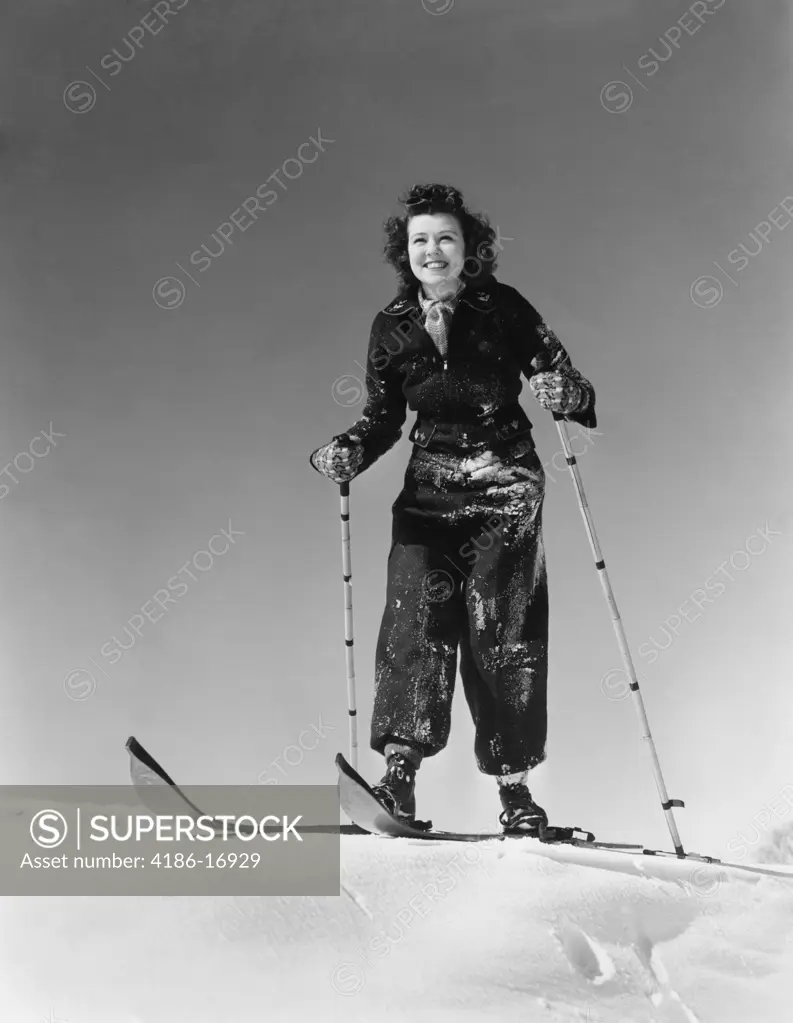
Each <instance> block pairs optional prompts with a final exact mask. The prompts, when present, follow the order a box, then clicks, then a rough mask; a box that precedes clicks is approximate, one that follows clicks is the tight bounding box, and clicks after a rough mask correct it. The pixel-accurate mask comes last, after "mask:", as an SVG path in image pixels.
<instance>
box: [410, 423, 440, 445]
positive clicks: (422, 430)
mask: <svg viewBox="0 0 793 1023" xmlns="http://www.w3.org/2000/svg"><path fill="white" fill-rule="evenodd" d="M437 429H438V427H437V426H436V425H435V423H432V425H430V426H428V425H427V424H426V423H421V422H419V421H418V420H416V422H415V423H414V424H413V429H412V430H411V431H410V435H409V436H408V440H409V441H412V442H413V443H414V444H418V446H419V447H420V448H426V446H427V445H428V444H429V442H430V441H431V440H432V438H433V436H434V434H435V431H436V430H437Z"/></svg>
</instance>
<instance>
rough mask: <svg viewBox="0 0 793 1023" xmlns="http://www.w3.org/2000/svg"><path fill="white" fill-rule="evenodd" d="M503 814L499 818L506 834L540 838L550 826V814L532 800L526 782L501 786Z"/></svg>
mask: <svg viewBox="0 0 793 1023" xmlns="http://www.w3.org/2000/svg"><path fill="white" fill-rule="evenodd" d="M498 794H499V796H500V797H501V805H502V806H503V807H504V810H503V812H502V813H501V815H500V816H499V818H498V821H499V824H501V826H502V828H503V829H504V832H505V833H506V834H521V835H533V836H538V837H539V836H540V835H541V834H542V833H543V831H544V829H545V828H546V826H547V824H548V814H547V813H546V812H545V810H543V808H542V807H541V806H538V805H537V804H536V803H535V802H534V800H533V799H532V798H531V793H530V792H529V790H528V787H527V786H526V784H525V782H516V783H514V784H507V785H505V784H500V785H499V787H498Z"/></svg>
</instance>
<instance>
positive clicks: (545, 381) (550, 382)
mask: <svg viewBox="0 0 793 1023" xmlns="http://www.w3.org/2000/svg"><path fill="white" fill-rule="evenodd" d="M529 387H531V389H532V391H533V392H534V397H535V398H536V399H537V401H538V402H539V403H540V404H541V405H542V407H543V408H544V409H547V410H548V411H549V412H560V413H561V414H562V415H567V414H568V413H570V412H575V411H576V409H577V408H578V407H579V405H580V404H581V402H582V400H583V397H584V390H583V388H582V387H580V386H579V385H578V384H577V383H576V382H575V380H572V379H571V378H570V377H568V376H566V375H565V374H564V373H559V372H558V371H552V372H547V373H535V374H534V376H532V377H531V379H530V380H529Z"/></svg>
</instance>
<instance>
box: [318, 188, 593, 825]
mask: <svg viewBox="0 0 793 1023" xmlns="http://www.w3.org/2000/svg"><path fill="white" fill-rule="evenodd" d="M401 202H402V205H403V206H404V213H403V214H402V215H400V216H396V217H390V218H389V219H388V220H387V221H386V223H385V231H386V245H385V250H384V251H385V256H386V259H387V261H388V262H389V263H390V264H391V265H392V266H393V267H394V269H395V271H396V274H397V279H398V281H399V286H400V287H399V294H398V295H397V296H396V298H395V299H394V300H393V301H392V302H391V303H389V305H387V306H386V308H385V309H383V310H382V311H381V312H380V313H378V314H377V316H376V317H375V320H374V323H373V325H372V330H371V335H370V339H369V351H368V362H367V379H368V382H369V383H368V390H369V393H368V400H367V403H366V407H365V409H364V411H363V415H362V416H361V418H360V419H359V420H358V422H357V423H355V424H354V425H353V426H352V427H351V428H350V429H349V430H348V431H347V432H346V433H344V434H340V435H339V436H337V437H334V438H333V440H332V441H331V442H330V443H329V444H325V445H324V446H323V447H321V448H318V449H317V450H316V451H314V452H313V453H312V455H311V464H312V465H313V467H314V468H315V469H317V470H318V471H319V472H321V473H323V474H324V475H325V476H327V477H328V478H329V479H332V480H333V481H334V482H336V483H343V482H346V481H349V480H351V479H353V478H354V477H355V476H357V475H359V474H360V473H361V472H363V471H364V470H365V469H367V468H368V467H369V466H370V465H372V464H373V462H374V461H376V459H377V458H379V457H380V456H381V455H383V454H385V452H386V451H388V450H389V449H390V448H391V447H393V445H394V444H395V443H396V442H397V440H399V438H400V436H401V435H402V425H403V424H404V421H405V417H406V414H407V408H408V407H410V409H411V410H412V411H413V412H416V413H417V419H416V423H415V425H414V426H413V429H412V430H411V434H410V440H411V441H412V442H413V444H414V448H413V453H412V456H411V459H410V462H409V464H408V467H407V472H406V474H405V483H404V487H403V490H402V492H401V493H400V494H399V496H398V497H397V500H396V502H395V503H394V506H393V529H392V544H391V551H390V553H389V557H388V582H387V595H386V608H385V612H384V614H383V619H382V624H381V627H380V635H379V639H378V643H377V652H376V666H375V667H376V670H375V695H374V710H373V716H372V725H371V746H372V748H373V749H375V750H377V751H378V752H379V753H382V754H383V755H384V756H385V757H386V761H387V769H386V774H385V777H384V778H383V780H382V782H381V783H380V785H379V786H377V787H376V789H375V793H376V794H377V795H378V797H379V798H380V799H381V800H382V802H383V805H384V806H386V808H387V809H389V810H390V812H392V813H394V814H396V815H398V816H402V817H405V818H407V819H409V820H414V819H415V811H416V804H415V774H416V770H417V768H418V767H419V765H420V764H421V762H422V759H423V758H424V757H426V756H433V755H434V754H436V753H438V752H440V751H441V750H442V749H443V748H444V747H445V746H446V743H447V741H448V738H449V730H450V718H451V704H452V695H453V691H454V681H455V675H456V671H457V654H458V649H459V651H460V674H461V677H462V681H463V688H464V690H465V695H466V699H467V701H468V705H469V708H470V710H471V714H472V717H473V720H474V725H475V729H476V741H475V752H476V759H477V763H478V765H479V769H480V770H481V771H482V772H483V773H484V774H488V775H491V776H495V777H496V778H497V779H498V784H499V794H500V798H501V805H502V808H503V812H502V814H501V822H502V824H503V826H504V828H505V830H507V831H526V832H529V833H535V832H536V831H537V830H538V828H539V827H540V826H541V825H542V824H543V823H546V822H547V816H546V814H545V811H544V810H543V809H542V808H541V807H539V806H538V805H537V804H536V803H535V802H534V800H533V799H532V797H531V794H530V792H529V789H528V787H527V785H526V778H527V773H528V770H529V769H530V768H532V767H535V766H536V765H537V764H539V763H541V762H542V761H543V760H544V759H545V739H546V675H547V664H548V588H547V580H546V574H545V553H544V549H543V542H542V504H543V497H544V491H545V474H544V472H543V469H542V465H541V464H540V460H539V458H538V456H537V453H536V451H535V450H534V442H533V440H532V438H531V428H532V424H531V422H530V421H529V419H528V418H527V416H526V413H525V412H524V411H523V408H522V407H521V405H520V403H519V401H518V396H519V394H520V391H521V388H522V383H521V379H520V377H521V373H523V374H524V375H525V376H526V378H527V379H530V383H531V387H532V391H533V393H534V396H535V398H536V399H537V401H538V402H539V403H540V404H541V405H542V406H543V407H544V408H546V409H548V410H550V411H553V412H557V413H560V414H562V415H564V416H565V417H567V418H569V419H572V420H574V421H575V422H578V423H581V424H582V425H584V426H587V427H594V426H595V425H596V418H595V411H594V404H595V395H594V391H593V389H592V385H591V384H590V383H589V382H588V381H587V380H585V379H584V377H582V376H581V374H580V373H578V372H577V370H575V369H574V368H573V366H572V364H571V362H570V357H569V356H568V354H567V352H566V351H565V349H564V348H563V346H562V344H561V343H560V341H559V340H558V338H557V337H556V336H555V335H554V334H553V332H552V331H551V330H550V329H549V327H548V326H547V324H546V323H545V322H544V321H543V319H542V318H541V317H540V315H539V313H538V312H537V311H536V310H535V309H534V307H533V306H531V305H530V304H529V303H528V302H527V301H526V299H525V298H523V296H522V295H520V294H519V292H517V291H516V290H515V289H514V288H511V287H509V286H508V285H506V284H501V283H500V282H499V281H497V280H496V278H495V277H494V276H493V269H494V266H495V258H494V257H495V253H494V247H493V242H494V240H495V237H496V234H495V231H494V230H493V228H491V227H490V225H489V224H488V222H487V219H486V218H485V217H484V216H483V215H481V214H476V213H473V212H471V211H470V210H468V209H467V208H466V206H465V203H464V201H463V196H462V194H461V193H460V192H459V191H458V190H457V189H456V188H454V187H452V186H449V185H440V184H429V185H415V186H414V187H413V188H412V189H411V190H410V191H409V193H408V194H407V195H406V196H405V197H404V198H402V199H401ZM486 253H489V258H487V257H486ZM470 259H473V261H474V271H473V273H467V272H466V270H467V264H468V261H469V260H470ZM395 334H396V335H397V336H398V337H399V343H398V345H396V346H394V345H393V343H392V342H393V338H394V335H395ZM539 360H542V363H543V364H544V365H547V366H548V367H549V368H548V370H547V371H544V372H536V370H537V368H538V366H539ZM477 538H484V539H481V540H479V541H478V540H477ZM485 539H486V542H484V540H485ZM472 543H473V547H474V548H476V550H473V548H472ZM468 553H473V554H474V556H473V557H472V558H471V559H470V560H467V561H466V563H465V564H464V566H463V567H460V559H466V558H467V556H468ZM450 565H451V566H452V567H453V568H454V569H455V573H456V574H455V576H454V577H453V576H452V575H451V574H450V572H449V566H450Z"/></svg>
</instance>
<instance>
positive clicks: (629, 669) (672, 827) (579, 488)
mask: <svg viewBox="0 0 793 1023" xmlns="http://www.w3.org/2000/svg"><path fill="white" fill-rule="evenodd" d="M540 358H542V357H540ZM540 358H537V359H536V360H535V365H538V364H539V363H540ZM543 361H544V360H543ZM538 372H542V369H541V367H540V366H539V365H538ZM553 418H554V421H555V423H556V429H557V430H558V431H559V439H560V440H561V442H562V447H563V448H564V454H565V460H566V461H567V466H568V468H569V470H570V475H571V476H572V479H573V484H574V486H575V490H576V496H577V497H578V507H579V509H580V510H581V515H582V516H583V519H584V525H585V527H586V531H587V536H588V538H589V546H590V547H591V548H592V554H593V555H594V558H595V568H596V569H597V570H598V577H599V578H600V585H601V586H602V588H603V595H604V596H605V598H606V603H607V604H608V607H609V611H610V612H611V621H612V624H613V626H614V632H615V634H616V637H617V646H618V647H619V649H620V654H622V662H623V664H624V665H625V672H626V674H627V676H628V678H629V679H630V690H631V693H632V694H633V705H634V707H635V709H636V713H637V714H638V716H639V722H640V723H641V728H642V738H643V739H644V740H645V742H646V743H647V749H648V751H649V753H650V760H651V761H652V766H653V775H654V777H655V784H656V787H657V789H658V795H659V796H660V797H661V808H662V809H663V811H664V814H665V816H666V823H667V826H668V828H669V834H670V835H671V836H672V844H673V845H674V848H675V852H676V853H677V855H678V856H680V857H685V855H686V853H685V850H684V849H683V843H682V841H681V840H680V834H679V833H678V830H677V824H676V823H675V816H674V813H673V811H672V807H673V806H680V807H683V806H685V803H684V802H683V801H682V800H680V799H670V798H669V795H668V793H667V790H666V783H665V782H664V776H663V773H662V772H661V762H660V761H659V759H658V752H657V750H656V748H655V743H654V742H653V737H652V734H651V732H650V722H649V721H648V720H647V712H646V710H645V708H644V700H643V699H642V694H641V691H640V689H639V679H638V678H637V675H636V668H635V667H634V664H633V658H632V657H631V652H630V649H629V647H628V639H627V637H626V635H625V629H624V627H623V625H622V619H621V618H620V613H619V611H618V609H617V601H616V600H615V598H614V591H613V590H612V588H611V581H610V579H609V575H608V572H607V571H606V562H605V561H604V560H603V554H602V553H601V550H600V544H599V543H598V538H597V533H596V532H595V523H594V521H593V519H592V513H591V512H590V510H589V505H588V504H587V499H586V494H585V492H584V483H583V480H582V479H581V473H580V472H579V469H578V464H577V463H576V457H575V455H574V454H573V449H572V448H571V447H570V436H569V434H568V432H567V423H566V422H565V419H564V416H563V415H562V414H561V413H560V412H554V413H553Z"/></svg>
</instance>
